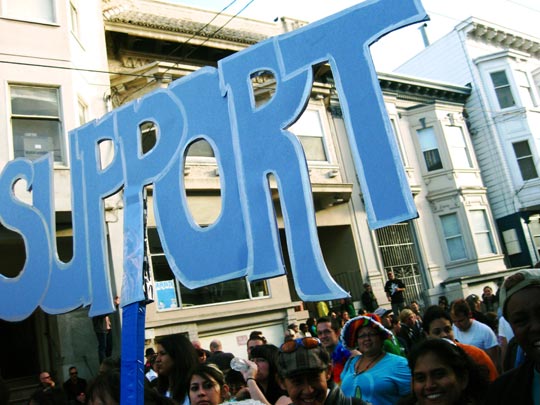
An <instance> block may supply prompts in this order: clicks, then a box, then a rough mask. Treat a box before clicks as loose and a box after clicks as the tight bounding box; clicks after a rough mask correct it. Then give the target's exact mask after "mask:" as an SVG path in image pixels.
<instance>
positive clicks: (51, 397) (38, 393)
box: [31, 385, 67, 405]
mask: <svg viewBox="0 0 540 405" xmlns="http://www.w3.org/2000/svg"><path fill="white" fill-rule="evenodd" d="M31 400H32V401H34V402H35V403H38V404H40V405H65V404H67V400H66V396H65V394H64V391H62V388H60V387H58V386H55V387H54V388H51V387H50V386H43V385H41V386H40V387H39V388H38V389H37V390H35V391H34V393H33V394H32V397H31Z"/></svg>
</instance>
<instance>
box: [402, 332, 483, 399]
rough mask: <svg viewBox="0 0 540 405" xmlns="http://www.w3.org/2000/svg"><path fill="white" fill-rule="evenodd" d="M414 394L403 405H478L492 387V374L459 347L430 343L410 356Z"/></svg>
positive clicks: (432, 341) (442, 343) (450, 343)
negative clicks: (489, 374)
mask: <svg viewBox="0 0 540 405" xmlns="http://www.w3.org/2000/svg"><path fill="white" fill-rule="evenodd" d="M409 367H410V369H411V372H412V389H413V392H412V394H411V395H410V396H409V397H407V398H405V399H404V400H402V401H401V402H400V403H399V404H400V405H416V404H417V405H429V404H442V405H458V404H467V405H478V404H483V403H484V402H483V400H482V398H483V396H484V394H485V393H486V389H487V387H488V377H487V376H488V373H487V370H484V369H483V368H481V367H480V366H478V365H477V364H475V363H474V362H473V360H472V359H471V358H470V357H469V356H468V355H467V354H466V353H465V352H464V351H463V350H462V349H461V348H459V347H458V346H456V344H455V343H454V342H452V341H450V340H447V339H429V340H426V341H424V342H423V343H421V344H420V345H418V346H417V347H415V349H413V351H412V352H411V354H410V356H409Z"/></svg>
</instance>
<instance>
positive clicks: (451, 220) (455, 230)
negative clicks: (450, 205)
mask: <svg viewBox="0 0 540 405" xmlns="http://www.w3.org/2000/svg"><path fill="white" fill-rule="evenodd" d="M441 222H442V225H443V232H444V236H445V237H447V238H448V237H452V236H456V235H460V234H461V228H460V227H459V223H458V221H457V216H456V214H451V215H443V216H441Z"/></svg>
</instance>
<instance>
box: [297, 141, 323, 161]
mask: <svg viewBox="0 0 540 405" xmlns="http://www.w3.org/2000/svg"><path fill="white" fill-rule="evenodd" d="M298 138H299V139H300V143H301V144H302V147H303V148H304V153H305V154H306V159H307V160H314V161H319V162H325V161H326V160H327V159H326V152H325V151H324V143H323V139H322V138H316V137H311V136H299V137H298Z"/></svg>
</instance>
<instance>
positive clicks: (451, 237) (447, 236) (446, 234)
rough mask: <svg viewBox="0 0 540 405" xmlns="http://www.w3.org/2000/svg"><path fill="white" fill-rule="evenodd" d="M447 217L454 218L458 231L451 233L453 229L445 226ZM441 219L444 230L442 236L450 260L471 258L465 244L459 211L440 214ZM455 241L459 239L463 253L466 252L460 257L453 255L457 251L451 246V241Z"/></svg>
mask: <svg viewBox="0 0 540 405" xmlns="http://www.w3.org/2000/svg"><path fill="white" fill-rule="evenodd" d="M446 218H454V221H455V225H457V228H458V229H457V230H458V232H457V233H451V231H452V230H450V229H448V228H446V227H445V219H446ZM439 220H440V223H441V232H442V236H443V239H444V242H445V246H446V252H447V255H448V259H449V261H450V262H458V261H461V260H467V259H468V258H469V257H468V252H467V246H466V244H465V237H464V235H463V227H462V225H461V221H460V220H459V215H458V213H457V212H451V213H447V214H442V215H439ZM455 241H457V242H458V243H459V244H460V245H461V249H462V251H463V254H464V255H463V256H459V257H455V256H453V253H454V252H455V250H454V249H452V246H451V243H450V242H455Z"/></svg>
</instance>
